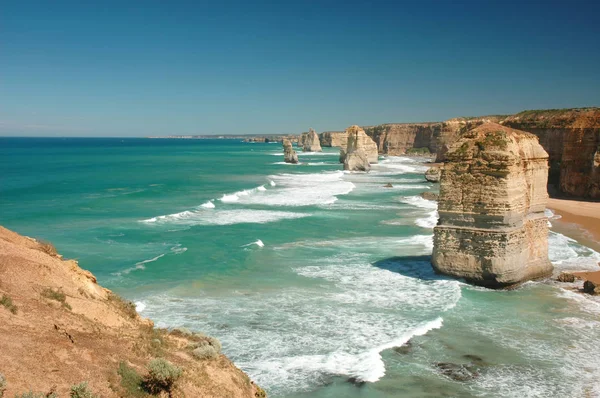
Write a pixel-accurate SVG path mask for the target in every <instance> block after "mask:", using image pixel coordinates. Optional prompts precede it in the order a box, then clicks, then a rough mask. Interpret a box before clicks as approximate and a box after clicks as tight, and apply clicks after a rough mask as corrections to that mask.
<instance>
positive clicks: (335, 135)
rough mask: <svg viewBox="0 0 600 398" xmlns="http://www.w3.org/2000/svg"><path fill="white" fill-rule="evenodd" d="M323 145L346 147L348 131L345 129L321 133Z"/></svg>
mask: <svg viewBox="0 0 600 398" xmlns="http://www.w3.org/2000/svg"><path fill="white" fill-rule="evenodd" d="M319 138H320V139H321V146H322V147H324V146H325V147H340V148H341V147H344V148H345V147H346V141H347V140H348V133H346V132H345V131H325V132H323V133H321V134H320V137H319Z"/></svg>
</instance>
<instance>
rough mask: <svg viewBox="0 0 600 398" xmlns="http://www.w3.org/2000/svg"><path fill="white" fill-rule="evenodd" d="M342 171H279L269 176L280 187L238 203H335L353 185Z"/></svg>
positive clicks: (297, 204)
mask: <svg viewBox="0 0 600 398" xmlns="http://www.w3.org/2000/svg"><path fill="white" fill-rule="evenodd" d="M343 176H344V173H343V172H342V171H336V172H323V173H314V174H287V173H286V174H278V175H272V176H270V177H269V178H270V179H271V180H272V181H274V182H275V183H276V185H277V189H271V190H268V191H267V192H259V193H257V194H254V195H247V196H245V197H239V195H238V203H240V204H245V205H248V204H251V205H268V206H310V205H326V204H331V203H334V202H335V201H336V200H337V199H338V198H337V196H338V195H346V194H348V193H350V192H351V191H352V190H353V189H354V186H355V185H354V184H353V183H351V182H349V181H344V180H343V178H342V177H343Z"/></svg>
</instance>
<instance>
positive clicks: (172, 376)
mask: <svg viewBox="0 0 600 398" xmlns="http://www.w3.org/2000/svg"><path fill="white" fill-rule="evenodd" d="M147 368H148V375H147V376H146V377H145V378H144V387H145V388H146V390H147V391H148V392H149V393H151V394H158V393H160V392H162V391H165V392H167V393H169V394H170V393H171V391H172V389H173V387H174V385H175V382H176V381H177V380H178V379H179V378H180V377H181V374H182V373H183V372H182V370H181V368H179V367H177V366H175V365H173V364H171V363H170V362H169V361H167V360H165V359H162V358H156V359H153V360H151V361H150V362H149V363H148V366H147Z"/></svg>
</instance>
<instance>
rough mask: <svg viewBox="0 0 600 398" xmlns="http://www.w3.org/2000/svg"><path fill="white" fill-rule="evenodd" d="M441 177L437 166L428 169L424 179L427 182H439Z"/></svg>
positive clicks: (440, 171)
mask: <svg viewBox="0 0 600 398" xmlns="http://www.w3.org/2000/svg"><path fill="white" fill-rule="evenodd" d="M441 176H442V170H441V169H440V168H439V167H437V166H433V167H430V168H429V169H427V171H426V172H425V179H426V180H427V181H429V182H440V177H441Z"/></svg>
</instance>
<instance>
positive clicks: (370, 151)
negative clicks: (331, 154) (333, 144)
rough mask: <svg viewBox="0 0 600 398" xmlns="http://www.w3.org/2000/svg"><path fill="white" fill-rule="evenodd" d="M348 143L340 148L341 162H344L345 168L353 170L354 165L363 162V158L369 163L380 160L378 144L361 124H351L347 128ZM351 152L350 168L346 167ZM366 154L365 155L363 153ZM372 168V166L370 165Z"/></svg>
mask: <svg viewBox="0 0 600 398" xmlns="http://www.w3.org/2000/svg"><path fill="white" fill-rule="evenodd" d="M345 132H346V135H347V139H346V145H345V146H343V147H341V148H340V163H344V170H353V168H352V165H357V164H363V163H364V162H363V158H364V159H366V162H367V163H370V164H373V163H377V162H379V153H378V151H377V144H376V143H375V142H374V141H373V140H372V139H371V138H370V137H369V136H368V135H367V134H366V133H365V131H364V130H363V129H362V128H361V127H359V126H356V125H354V126H350V127H348V128H347V129H346V131H345ZM351 153H355V155H352V158H351V159H350V166H348V167H350V168H348V169H346V166H345V164H346V159H347V158H348V156H349V155H350V154H351ZM363 154H364V155H363ZM369 168H370V166H369Z"/></svg>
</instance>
